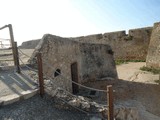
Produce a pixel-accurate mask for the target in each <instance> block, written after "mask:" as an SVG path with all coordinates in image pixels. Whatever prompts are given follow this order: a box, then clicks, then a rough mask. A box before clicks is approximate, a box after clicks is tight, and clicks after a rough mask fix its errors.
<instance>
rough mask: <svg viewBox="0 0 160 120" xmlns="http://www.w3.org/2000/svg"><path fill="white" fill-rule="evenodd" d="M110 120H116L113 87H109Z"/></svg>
mask: <svg viewBox="0 0 160 120" xmlns="http://www.w3.org/2000/svg"><path fill="white" fill-rule="evenodd" d="M107 103H108V120H114V110H113V109H114V105H113V89H112V85H108V86H107Z"/></svg>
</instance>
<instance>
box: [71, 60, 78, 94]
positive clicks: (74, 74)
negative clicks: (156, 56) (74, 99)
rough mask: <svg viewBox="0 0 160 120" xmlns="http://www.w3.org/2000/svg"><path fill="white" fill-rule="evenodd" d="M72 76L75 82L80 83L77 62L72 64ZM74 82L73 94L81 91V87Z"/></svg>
mask: <svg viewBox="0 0 160 120" xmlns="http://www.w3.org/2000/svg"><path fill="white" fill-rule="evenodd" d="M71 77H72V81H73V82H76V83H78V64H77V62H75V63H73V64H71ZM73 82H72V91H73V94H77V93H78V92H79V87H78V85H76V84H74V83H73Z"/></svg>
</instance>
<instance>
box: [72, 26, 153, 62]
mask: <svg viewBox="0 0 160 120" xmlns="http://www.w3.org/2000/svg"><path fill="white" fill-rule="evenodd" d="M151 33H152V27H146V28H139V29H132V30H129V34H126V32H125V31H118V32H110V33H104V34H95V35H89V36H82V37H77V38H72V39H73V40H76V41H80V42H87V43H97V44H108V45H110V46H111V47H112V50H113V51H114V57H115V59H124V60H146V55H147V50H148V45H149V41H150V36H151Z"/></svg>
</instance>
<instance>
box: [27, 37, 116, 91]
mask: <svg viewBox="0 0 160 120" xmlns="http://www.w3.org/2000/svg"><path fill="white" fill-rule="evenodd" d="M37 52H41V53H42V61H43V70H44V74H45V75H46V76H49V77H52V78H53V80H54V81H56V86H54V85H53V87H55V88H57V87H58V86H59V87H62V88H65V89H67V90H69V91H72V92H73V93H76V92H78V89H79V87H78V86H77V85H75V84H73V83H72V81H74V82H77V83H81V84H82V83H84V82H86V81H91V80H98V79H101V78H114V79H115V78H117V71H116V67H115V62H114V58H113V52H112V49H111V47H110V46H109V45H104V44H91V43H81V42H78V41H73V40H71V39H70V38H62V37H58V36H54V35H50V34H46V35H44V36H43V38H42V39H41V41H40V42H39V44H38V46H37V47H36V49H35V51H34V53H33V55H32V57H31V59H30V63H31V64H35V63H36V57H35V56H36V54H37ZM56 71H57V72H56ZM59 74H61V75H59Z"/></svg>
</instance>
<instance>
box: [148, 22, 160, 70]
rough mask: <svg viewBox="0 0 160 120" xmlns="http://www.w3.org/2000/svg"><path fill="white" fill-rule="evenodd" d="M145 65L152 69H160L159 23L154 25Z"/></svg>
mask: <svg viewBox="0 0 160 120" xmlns="http://www.w3.org/2000/svg"><path fill="white" fill-rule="evenodd" d="M146 65H147V66H148V67H153V68H159V67H160V22H159V23H155V24H154V27H153V32H152V35H151V40H150V44H149V49H148V55H147V60H146Z"/></svg>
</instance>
